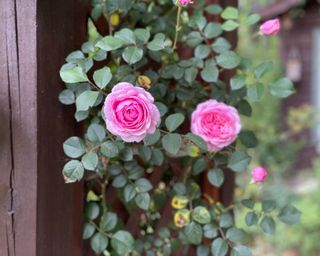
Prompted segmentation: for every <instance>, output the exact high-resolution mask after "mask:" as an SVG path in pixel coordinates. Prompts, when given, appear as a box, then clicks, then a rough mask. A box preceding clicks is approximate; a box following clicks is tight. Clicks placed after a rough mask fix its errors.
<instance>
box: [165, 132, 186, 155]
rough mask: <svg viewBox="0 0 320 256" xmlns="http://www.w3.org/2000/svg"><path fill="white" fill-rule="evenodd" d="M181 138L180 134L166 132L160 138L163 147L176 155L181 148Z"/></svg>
mask: <svg viewBox="0 0 320 256" xmlns="http://www.w3.org/2000/svg"><path fill="white" fill-rule="evenodd" d="M181 145H182V139H181V136H180V135H179V134H177V133H173V134H166V135H165V136H163V138H162V146H163V148H164V149H165V150H166V151H167V152H168V153H170V154H172V155H176V154H177V153H178V151H179V149H180V148H181Z"/></svg>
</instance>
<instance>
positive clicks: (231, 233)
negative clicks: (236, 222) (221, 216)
mask: <svg viewBox="0 0 320 256" xmlns="http://www.w3.org/2000/svg"><path fill="white" fill-rule="evenodd" d="M226 238H228V239H229V240H230V241H231V242H233V243H237V242H240V241H242V240H244V239H245V238H246V233H245V232H244V231H243V230H242V229H238V228H234V227H232V228H229V229H228V230H227V233H226Z"/></svg>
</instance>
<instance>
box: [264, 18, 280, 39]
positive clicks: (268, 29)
mask: <svg viewBox="0 0 320 256" xmlns="http://www.w3.org/2000/svg"><path fill="white" fill-rule="evenodd" d="M279 30H280V20H279V19H274V20H268V21H266V22H265V23H263V24H262V25H261V26H260V33H261V34H263V35H266V36H270V35H276V34H278V32H279Z"/></svg>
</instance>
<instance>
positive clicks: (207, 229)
mask: <svg viewBox="0 0 320 256" xmlns="http://www.w3.org/2000/svg"><path fill="white" fill-rule="evenodd" d="M203 231H204V236H205V237H206V238H210V239H212V238H215V237H216V236H217V235H218V227H217V226H215V225H213V224H207V225H204V227H203Z"/></svg>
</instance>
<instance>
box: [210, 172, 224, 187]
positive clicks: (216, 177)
mask: <svg viewBox="0 0 320 256" xmlns="http://www.w3.org/2000/svg"><path fill="white" fill-rule="evenodd" d="M208 180H209V182H210V184H211V185H213V186H215V187H218V188H219V187H221V185H222V184H223V181H224V173H223V171H222V170H221V169H220V168H214V169H210V170H209V172H208Z"/></svg>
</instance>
